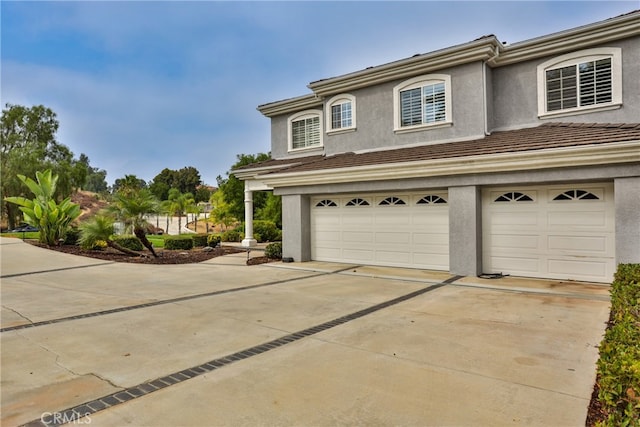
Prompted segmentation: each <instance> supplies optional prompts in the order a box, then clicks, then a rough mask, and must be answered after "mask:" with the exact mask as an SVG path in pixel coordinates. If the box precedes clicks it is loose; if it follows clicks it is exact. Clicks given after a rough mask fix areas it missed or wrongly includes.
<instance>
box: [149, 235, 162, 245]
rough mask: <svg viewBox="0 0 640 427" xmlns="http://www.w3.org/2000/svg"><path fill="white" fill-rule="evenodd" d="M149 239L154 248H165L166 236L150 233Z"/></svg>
mask: <svg viewBox="0 0 640 427" xmlns="http://www.w3.org/2000/svg"><path fill="white" fill-rule="evenodd" d="M147 239H149V241H150V242H151V243H152V244H153V247H154V248H164V236H157V235H155V234H148V235H147Z"/></svg>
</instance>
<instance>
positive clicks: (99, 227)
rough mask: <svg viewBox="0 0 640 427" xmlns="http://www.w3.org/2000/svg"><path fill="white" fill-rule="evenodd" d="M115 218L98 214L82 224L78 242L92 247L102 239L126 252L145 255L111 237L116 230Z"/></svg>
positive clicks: (114, 247) (86, 246) (89, 247)
mask: <svg viewBox="0 0 640 427" xmlns="http://www.w3.org/2000/svg"><path fill="white" fill-rule="evenodd" d="M113 223H114V219H113V218H112V217H110V216H106V215H96V216H94V217H93V218H91V219H90V220H88V221H85V222H83V223H82V224H80V239H78V243H79V244H80V246H82V247H83V248H86V249H92V248H94V247H95V246H96V244H97V243H98V242H100V241H103V242H106V244H107V246H109V247H110V248H113V249H116V250H118V251H120V252H123V253H125V254H129V255H134V256H144V255H143V254H141V253H139V252H136V251H132V250H131V249H128V248H125V247H124V246H121V245H119V244H117V243H116V242H114V241H113V240H112V239H111V236H113V234H114V232H115V230H114V227H113Z"/></svg>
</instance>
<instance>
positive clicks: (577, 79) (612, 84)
mask: <svg viewBox="0 0 640 427" xmlns="http://www.w3.org/2000/svg"><path fill="white" fill-rule="evenodd" d="M620 57H621V50H620V49H619V48H599V49H589V50H583V51H580V52H574V53H571V54H568V55H563V56H561V57H557V58H554V59H552V60H549V61H546V62H545V63H543V64H540V65H539V66H538V110H539V111H538V114H539V115H540V116H545V115H557V114H558V113H568V114H572V113H573V114H576V113H582V112H583V110H590V109H600V108H608V107H610V106H615V105H620V104H621V102H622V85H621V58H620Z"/></svg>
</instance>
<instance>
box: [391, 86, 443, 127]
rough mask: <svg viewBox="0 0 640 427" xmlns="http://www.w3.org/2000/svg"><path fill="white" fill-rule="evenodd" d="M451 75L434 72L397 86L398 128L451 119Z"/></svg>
mask: <svg viewBox="0 0 640 427" xmlns="http://www.w3.org/2000/svg"><path fill="white" fill-rule="evenodd" d="M450 92H451V77H450V76H448V75H443V74H431V75H427V76H421V77H416V78H413V79H411V80H408V81H406V82H403V83H401V84H400V85H398V86H396V87H395V88H394V102H395V106H394V109H395V120H394V124H395V130H396V131H402V130H404V129H407V130H410V129H413V128H421V127H425V126H434V125H439V124H450V123H451V93H450Z"/></svg>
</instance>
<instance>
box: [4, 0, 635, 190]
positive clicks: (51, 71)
mask: <svg viewBox="0 0 640 427" xmlns="http://www.w3.org/2000/svg"><path fill="white" fill-rule="evenodd" d="M639 8H640V3H639V2H638V0H634V1H622V2H616V1H587V2H579V1H571V2H558V1H537V2H519V1H511V2H507V1H500V2H482V1H474V2H462V1H449V2H432V1H412V2H395V1H394V2H391V1H376V2H363V1H354V2H324V1H322V2H321V1H317V2H310V1H309V2H223V1H221V2H211V1H194V2H177V1H176V2H169V1H144V2H127V1H109V2H93V1H77V2H58V1H56V2H14V1H6V0H3V1H2V2H0V12H1V21H2V22H1V24H2V26H1V28H2V30H1V31H2V32H1V37H2V41H1V43H2V45H1V47H2V51H1V75H0V78H1V80H0V83H1V90H2V92H1V96H0V98H1V101H2V105H3V107H4V105H5V104H6V103H11V104H20V105H26V106H31V105H37V104H43V105H45V106H47V107H49V108H51V109H52V110H54V111H55V112H56V113H57V114H58V120H59V121H60V130H59V132H58V141H59V142H61V143H63V144H65V145H67V146H68V147H69V148H70V149H71V150H72V151H73V152H74V154H75V155H76V157H77V156H79V155H80V153H85V154H86V155H88V156H89V159H90V160H91V164H92V166H94V167H99V168H101V169H105V170H106V171H107V172H108V176H107V181H108V182H109V183H110V184H112V183H113V181H114V180H115V179H117V178H121V177H123V176H124V175H125V174H135V175H137V176H138V177H139V178H142V179H145V180H146V181H150V180H151V179H153V177H154V176H155V175H157V174H158V173H159V172H160V171H161V170H162V169H163V168H165V167H168V168H170V169H180V168H182V167H185V166H194V167H195V168H197V169H198V170H199V171H200V174H201V176H202V179H203V181H204V182H205V183H207V184H210V185H215V183H216V176H217V175H222V176H225V173H226V172H227V171H228V170H229V168H230V167H231V165H232V164H233V163H234V162H235V160H236V154H239V153H247V154H249V153H258V152H268V151H269V148H270V125H269V119H267V118H266V117H263V116H262V115H261V114H260V113H259V112H258V111H257V110H256V107H257V106H258V105H261V104H265V103H269V102H273V101H278V100H282V99H286V98H291V97H295V96H300V95H305V94H307V93H309V92H310V91H309V89H308V88H307V84H308V83H310V82H312V81H316V80H320V79H323V78H327V77H334V76H338V75H341V74H345V73H349V72H352V71H357V70H361V69H364V68H366V67H369V66H375V65H380V64H384V63H387V62H391V61H395V60H398V59H402V58H406V57H409V56H412V55H414V54H417V53H426V52H430V51H432V50H436V49H441V48H445V47H448V46H452V45H455V44H460V43H465V42H468V41H471V40H474V39H476V38H478V37H480V36H482V35H486V34H495V35H496V36H497V37H498V39H499V40H501V41H503V42H508V43H515V42H519V41H523V40H527V39H530V38H533V37H537V36H541V35H545V34H548V33H551V32H556V31H562V30H565V29H570V28H574V27H577V26H580V25H585V24H588V23H592V22H596V21H600V20H603V19H607V18H611V17H614V16H618V15H620V14H622V13H626V12H630V11H632V10H634V9H639Z"/></svg>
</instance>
